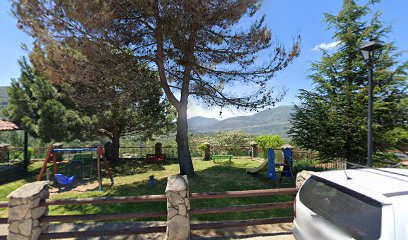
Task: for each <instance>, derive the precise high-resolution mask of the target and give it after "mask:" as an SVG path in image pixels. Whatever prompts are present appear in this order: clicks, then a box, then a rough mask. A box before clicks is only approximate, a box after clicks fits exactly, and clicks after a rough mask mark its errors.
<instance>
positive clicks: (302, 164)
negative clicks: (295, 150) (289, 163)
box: [293, 160, 325, 176]
mask: <svg viewBox="0 0 408 240" xmlns="http://www.w3.org/2000/svg"><path fill="white" fill-rule="evenodd" d="M317 164H319V161H317V160H306V161H296V162H294V163H293V175H295V176H296V174H298V173H299V172H301V171H313V172H321V171H324V170H325V169H324V168H322V167H318V166H316V165H317Z"/></svg>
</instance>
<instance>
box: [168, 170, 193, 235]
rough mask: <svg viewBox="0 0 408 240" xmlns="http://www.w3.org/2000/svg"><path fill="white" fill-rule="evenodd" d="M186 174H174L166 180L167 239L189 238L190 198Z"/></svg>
mask: <svg viewBox="0 0 408 240" xmlns="http://www.w3.org/2000/svg"><path fill="white" fill-rule="evenodd" d="M189 195H190V193H189V188H188V180H187V176H180V175H174V176H170V177H169V178H168V180H167V187H166V196H167V232H166V236H167V239H168V240H187V239H190V219H189V213H188V212H189V210H190V200H189Z"/></svg>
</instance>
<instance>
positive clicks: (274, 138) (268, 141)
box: [255, 135, 285, 157]
mask: <svg viewBox="0 0 408 240" xmlns="http://www.w3.org/2000/svg"><path fill="white" fill-rule="evenodd" d="M255 142H256V143H258V145H259V147H261V149H262V150H263V151H264V156H265V157H266V156H268V148H272V149H277V148H280V147H281V146H282V145H284V144H285V139H283V138H282V137H281V136H279V135H261V136H259V137H256V138H255Z"/></svg>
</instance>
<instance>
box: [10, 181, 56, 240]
mask: <svg viewBox="0 0 408 240" xmlns="http://www.w3.org/2000/svg"><path fill="white" fill-rule="evenodd" d="M7 197H8V198H9V217H8V224H9V226H8V235H7V239H8V240H36V239H38V238H39V236H40V235H41V233H42V232H43V231H45V229H46V224H45V223H40V222H39V219H40V218H41V217H42V216H45V215H47V214H48V207H46V206H41V203H44V202H45V200H46V199H47V198H48V197H49V192H48V184H47V182H46V181H40V182H33V183H28V184H26V185H24V186H22V187H20V188H19V189H17V190H15V191H13V192H12V193H10V194H9V195H8V196H7Z"/></svg>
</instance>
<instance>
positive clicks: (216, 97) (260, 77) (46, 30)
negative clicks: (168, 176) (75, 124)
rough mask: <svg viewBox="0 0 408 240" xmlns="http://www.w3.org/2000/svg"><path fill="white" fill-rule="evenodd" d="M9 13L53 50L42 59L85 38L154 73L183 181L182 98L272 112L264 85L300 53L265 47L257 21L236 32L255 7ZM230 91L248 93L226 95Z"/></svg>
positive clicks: (115, 1)
mask: <svg viewBox="0 0 408 240" xmlns="http://www.w3.org/2000/svg"><path fill="white" fill-rule="evenodd" d="M12 6H13V13H14V15H15V16H16V17H17V19H18V21H19V26H20V27H21V28H22V29H23V30H24V31H26V32H27V33H29V34H30V35H31V36H33V37H34V38H35V39H36V40H37V42H38V44H40V45H41V46H42V47H44V46H46V47H49V46H51V45H54V46H55V47H52V48H50V49H52V51H50V52H49V53H50V55H54V54H58V52H59V50H60V47H61V42H66V41H67V40H69V39H74V40H75V41H78V40H81V39H87V40H89V41H92V42H94V43H98V44H101V45H104V46H105V47H106V46H109V47H111V48H113V49H114V50H115V51H119V52H130V53H131V54H132V56H133V59H135V60H138V61H139V63H142V64H146V65H147V66H150V67H152V68H153V69H155V70H157V72H158V79H159V84H160V86H161V88H162V89H163V91H164V93H165V95H166V97H167V99H168V101H169V102H170V103H171V104H172V105H173V107H174V108H175V109H176V111H177V124H176V125H177V135H176V141H177V147H178V157H179V163H180V173H181V174H183V175H185V174H186V175H189V176H193V175H194V174H195V173H194V167H193V164H192V161H191V155H190V150H189V145H188V125H187V104H188V100H189V97H196V98H198V99H200V100H201V101H202V102H204V103H205V104H206V105H212V106H235V107H239V108H247V109H259V108H264V107H268V106H271V105H274V104H275V103H276V102H278V101H280V100H281V99H282V97H283V95H284V91H273V88H272V87H271V85H270V84H269V82H270V80H271V79H272V77H274V76H275V74H276V73H277V72H278V71H280V70H282V69H284V68H286V67H287V66H288V64H289V63H291V62H292V60H293V59H294V58H295V57H297V56H298V54H299V51H300V48H299V40H295V41H294V43H293V46H292V47H291V48H290V49H285V48H284V47H283V46H282V45H281V44H277V43H276V41H273V40H272V36H271V31H270V29H269V28H268V27H267V26H266V24H265V17H260V18H259V19H258V20H255V21H254V22H253V23H252V24H251V25H250V27H249V28H247V29H241V28H238V27H237V24H238V23H239V21H240V20H241V19H243V18H248V19H250V18H252V17H253V16H254V15H255V13H256V12H257V10H258V9H259V7H260V1H259V0H146V1H134V0H132V1H129V0H112V1H94V0H83V1H70V0H12ZM62 47H64V46H62ZM76 50H77V51H85V50H86V49H84V48H83V47H81V46H79V48H78V49H76ZM260 57H262V59H259V58H260ZM238 84H242V85H245V87H247V89H251V90H252V91H247V92H245V93H241V94H236V93H235V91H231V87H234V86H237V85H238ZM232 89H233V88H232Z"/></svg>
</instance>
